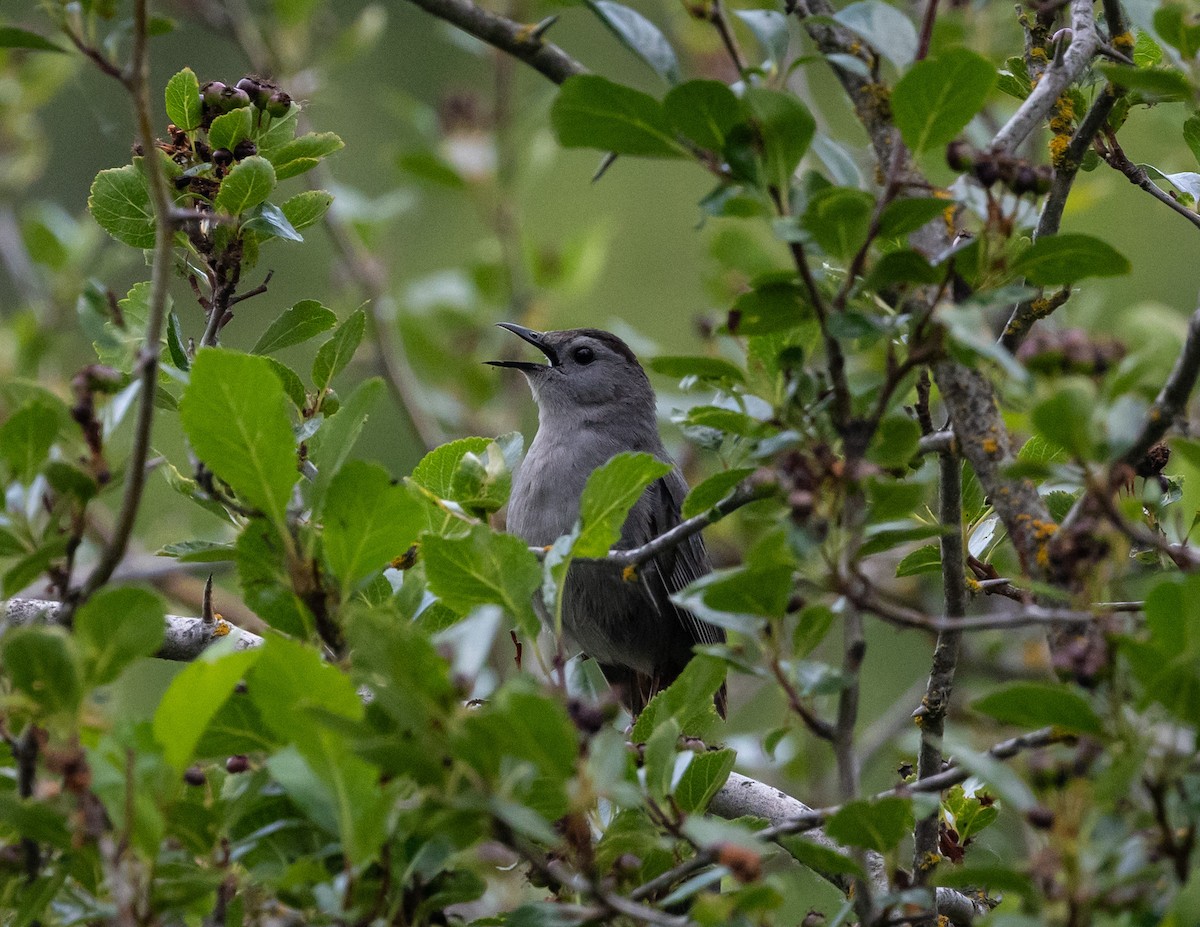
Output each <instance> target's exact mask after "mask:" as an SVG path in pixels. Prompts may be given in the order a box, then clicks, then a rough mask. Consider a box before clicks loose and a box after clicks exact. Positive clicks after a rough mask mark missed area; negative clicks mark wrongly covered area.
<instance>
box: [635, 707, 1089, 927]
mask: <svg viewBox="0 0 1200 927" xmlns="http://www.w3.org/2000/svg"><path fill="white" fill-rule="evenodd" d="M1070 739H1072V738H1071V735H1068V734H1064V733H1063V732H1062V731H1061V730H1059V729H1057V728H1052V727H1047V728H1042V729H1041V730H1037V731H1034V732H1032V733H1030V734H1022V735H1020V736H1018V737H1013V738H1011V739H1009V740H1004V741H1001V742H1000V743H998V744H995V745H994V746H992V747H991V748H990V749H989V750H988V751H987V756H989V757H991V758H992V759H996V760H1006V759H1010V758H1012V757H1014V756H1016V755H1017V754H1018V753H1021V752H1022V751H1024V750H1032V749H1036V748H1039V747H1046V746H1050V745H1051V744H1056V743H1062V742H1064V741H1067V740H1070ZM971 775H973V773H972V771H971V770H970V769H967V768H965V767H964V766H961V765H956V766H952V767H950V768H949V769H947V770H945V771H944V772H941V773H939V774H938V775H936V776H929V777H928V778H926V779H922V780H921V781H919V782H914V783H904V784H901V785H898V786H896V787H895V788H891V789H887V790H886V791H883V792H879V793H878V794H876V795H875V796H874V798H875V800H879V799H881V798H894V797H902V798H903V797H908V796H910V795H912V794H913V793H916V792H924V793H933V792H941V791H943V790H944V789H948V788H950V787H951V786H954V785H958V784H959V783H961V782H965V781H966V780H967V779H969V778H970V777H971ZM709 807H710V809H711V810H712V811H713V812H714V813H716V814H719V815H721V816H722V817H726V818H729V819H734V818H738V817H742V816H744V815H752V816H754V817H759V818H763V819H765V820H767V821H770V822H771V826H769V827H766V828H764V829H762V830H760V831H758V832H757V833H756V834H755V836H757V837H759V838H760V839H762V840H778V839H779V838H780V837H787V836H792V835H794V834H809V835H810V839H813V840H814V841H815V842H817V843H820V844H822V845H823V846H828V847H830V848H832V849H837V850H839V851H840V849H841V848H840V847H838V846H837V844H836V843H832V841H830V840H829V837H828V836H827V835H826V834H824V833H823V832H822V831H820V830H819V828H820V827H821V825H822V824H824V823H825V822H826V821H827V820H829V818H831V817H833V815H835V814H837V812H839V811H841V810H842V807H843V806H842V805H834V806H831V807H828V808H815V809H814V808H809V807H808V806H807V805H805V804H804V803H803V802H800V801H797V800H796V799H794V798H792V797H791V796H789V795H787V794H785V793H784V792H781V791H779V790H778V789H776V788H773V787H772V786H768V785H765V784H763V783H761V782H756V781H755V780H753V779H748V778H747V777H745V776H740V775H738V774H737V773H731V774H730V776H729V779H728V780H727V781H726V783H725V785H724V786H722V788H721V790H720V791H719V792H717V794H716V795H715V796H714V797H713V800H712V802H711V803H710V805H709ZM813 831H816V833H815V834H813V833H812V832H813ZM717 855H718V849H717V848H716V847H706V848H705V849H702V850H700V851H699V852H698V853H696V855H695V856H693V857H692V858H691V859H688V860H686V861H685V862H683V863H680V864H679V865H678V866H676V867H675V868H674V869H671V870H669V871H668V872H665V873H663V874H662V875H660V876H658V877H656V878H654V879H652V880H650V881H649V882H646V883H644V884H642V885H640V886H639V887H638V888H636V889H634V890H633V892H631V893H630V897H631V898H634V899H641V898H646V897H648V896H650V895H653V894H656V893H657V892H660V891H662V890H663V889H665V888H667V887H669V886H671V885H674V884H675V883H676V882H678V881H680V880H681V879H684V878H686V877H687V876H689V875H691V874H692V873H694V872H697V871H699V870H701V869H703V868H705V867H706V866H711V865H712V864H713V863H715V862H716V861H717ZM869 867H870V870H871V872H872V873H875V871H876V862H875V860H873V859H872V860H870V861H869ZM877 877H878V876H877V875H874V874H873V875H872V879H875V878H877ZM826 878H830V879H831V881H836V879H834V878H832V877H830V876H828V875H827V876H826ZM842 878H845V877H844V876H843V877H842ZM937 898H938V908H939V911H940V912H941V913H942V914H943V915H944V916H947V917H949V918H951V920H952V922H953V923H956V924H970V923H971V922H972V921H973V920H974V918H975V917H981V916H983V915H984V914H986V913H987V912H988V910H990V909H989V908H988V906H987V905H986V904H982V903H978V902H975V901H973V900H972V899H970V898H967V897H966V896H965V895H960V894H959V893H958V892H950V891H948V890H946V889H938V893H937ZM943 898H944V899H945V904H944V903H943Z"/></svg>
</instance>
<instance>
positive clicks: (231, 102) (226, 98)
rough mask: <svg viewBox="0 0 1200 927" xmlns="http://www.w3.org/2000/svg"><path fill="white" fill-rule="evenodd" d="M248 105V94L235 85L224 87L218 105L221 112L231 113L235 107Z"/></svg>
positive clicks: (239, 107)
mask: <svg viewBox="0 0 1200 927" xmlns="http://www.w3.org/2000/svg"><path fill="white" fill-rule="evenodd" d="M249 105H250V94H248V93H246V91H245V90H239V89H238V88H237V87H226V88H225V89H224V91H222V93H221V103H220V106H219V107H218V108H219V109H220V110H221V112H223V113H231V112H233V111H234V110H235V109H241V108H242V107H243V106H249Z"/></svg>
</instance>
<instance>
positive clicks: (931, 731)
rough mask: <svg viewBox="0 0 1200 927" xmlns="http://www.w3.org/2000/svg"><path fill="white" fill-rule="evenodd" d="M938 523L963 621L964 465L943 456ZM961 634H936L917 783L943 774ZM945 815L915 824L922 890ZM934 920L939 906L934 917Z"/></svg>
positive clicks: (949, 593) (947, 588)
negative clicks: (945, 739) (947, 714)
mask: <svg viewBox="0 0 1200 927" xmlns="http://www.w3.org/2000/svg"><path fill="white" fill-rule="evenodd" d="M938 487H939V502H938V520H939V521H940V522H941V525H942V531H943V534H942V537H941V552H942V595H943V600H944V602H945V608H946V618H947V620H950V621H953V620H954V619H958V618H961V617H962V616H963V615H965V614H966V610H967V586H966V581H965V575H964V569H965V567H964V565H963V530H962V514H963V513H962V462H961V461H960V460H959V458H958V456H957V455H956V454H942V455H941V459H940V460H939V461H938ZM961 639H962V631H960V630H959V629H958V628H947V629H945V630H943V631H940V632H938V638H937V645H936V646H935V647H934V650H933V664H932V666H931V667H930V669H929V683H928V685H927V686H926V687H925V697H924V698H923V699H922V700H921V707H920V708H918V709H917V711H916V713H915V716H916V718H917V720H918V723H919V724H920V725H921V747H920V750H919V751H918V754H917V779H918V780H921V779H928V778H929V777H930V776H933V775H937V774H938V773H940V772H941V771H942V735H943V734H944V733H945V722H946V712H947V710H948V709H949V707H950V694H951V692H952V691H953V688H954V673H955V671H956V669H957V668H958V649H959V642H960V641H961ZM940 823H941V814H940V812H939V811H934V812H933V814H931V815H929V816H927V817H924V818H922V819H921V820H919V821H918V822H917V825H916V828H915V830H914V831H913V875H914V877H915V878H916V881H917V882H918V884H925V882H926V881H927V880H928V878H929V876H930V875H931V874H932V873H933V870H934V867H935V866H936V865H937V861H938V853H937V850H938V828H939V826H940ZM934 913H935V914H936V913H937V911H936V901H935V911H934Z"/></svg>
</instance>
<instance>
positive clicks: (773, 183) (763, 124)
mask: <svg viewBox="0 0 1200 927" xmlns="http://www.w3.org/2000/svg"><path fill="white" fill-rule="evenodd" d="M742 103H743V106H744V108H745V110H746V112H747V114H748V115H749V116H750V118H751V119H752V120H753V122H754V124H755V125H756V126H757V127H758V132H759V135H760V137H761V140H762V162H763V174H764V176H765V179H766V184H767V187H768V188H774V189H776V190H779V191H784V193H785V194H786V191H787V190H788V189H790V187H791V180H792V174H793V173H794V172H795V170H796V168H797V167H798V166H799V164H800V159H801V158H803V157H804V153H805V152H806V151H808V146H809V144H810V143H811V142H812V138H813V134H814V133H815V132H816V128H817V123H816V120H815V119H813V116H812V113H810V112H809V111H808V108H807V107H806V106H805V105H804V104H803V103H801V102H800V100H798V99H797V98H796V97H795V96H794V95H793V94H791V93H785V92H783V91H780V90H768V89H766V88H765V87H750V88H748V89H747V90H746V91H745V93H744V95H743V96H742Z"/></svg>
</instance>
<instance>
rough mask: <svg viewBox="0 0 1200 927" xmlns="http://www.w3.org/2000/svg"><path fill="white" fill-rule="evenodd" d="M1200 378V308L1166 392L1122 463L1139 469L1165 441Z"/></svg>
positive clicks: (1172, 371) (1194, 315)
mask: <svg viewBox="0 0 1200 927" xmlns="http://www.w3.org/2000/svg"><path fill="white" fill-rule="evenodd" d="M1198 376H1200V305H1197V307H1196V311H1195V312H1193V313H1192V317H1191V318H1190V319H1189V320H1188V328H1187V337H1186V338H1185V339H1184V342H1183V349H1182V350H1181V351H1180V352H1179V356H1178V357H1177V358H1175V366H1174V367H1173V368H1172V369H1171V375H1170V376H1168V377H1167V382H1166V383H1164V384H1163V388H1162V390H1161V391H1160V392H1159V394H1158V397H1157V398H1156V399H1155V400H1154V405H1152V406H1151V407H1150V411H1149V412H1147V413H1146V422H1145V424H1144V425H1142V430H1141V432H1140V433H1139V434H1138V436H1137V438H1135V439H1134V442H1133V444H1131V445H1130V446H1129V450H1127V451H1126V452H1125V453H1124V454H1122V455H1121V461H1122V462H1123V463H1127V464H1129V465H1130V466H1131V467H1132V466H1136V465H1137V464H1138V463H1140V462H1141V460H1142V458H1144V457H1145V456H1146V452H1147V451H1149V450H1150V448H1151V447H1153V446H1154V445H1155V444H1157V443H1158V442H1159V441H1161V440H1162V438H1163V436H1164V435H1165V434H1166V433H1167V430H1168V429H1169V428H1170V427H1171V425H1172V424H1174V422H1175V420H1176V419H1177V418H1179V416H1180V415H1182V414H1183V410H1184V409H1185V408H1186V407H1187V402H1188V399H1189V398H1190V397H1191V395H1192V390H1193V389H1195V387H1196V379H1197V377H1198Z"/></svg>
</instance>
